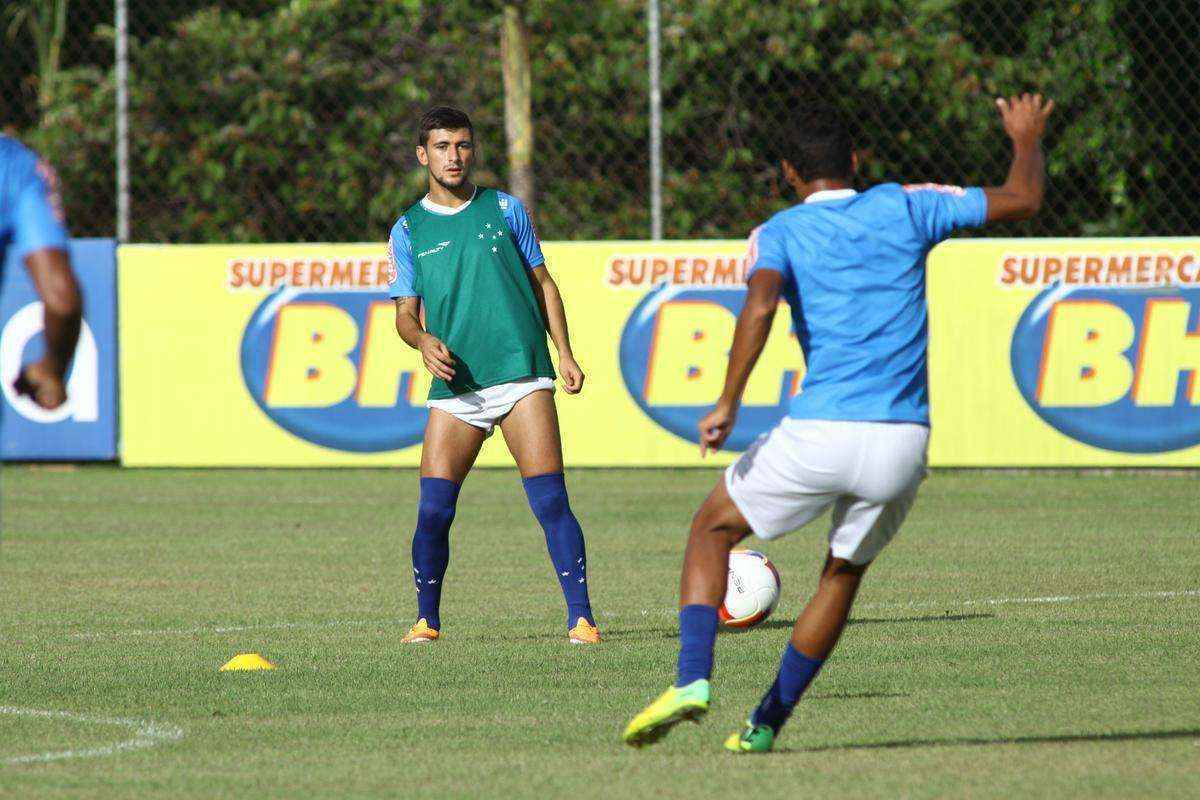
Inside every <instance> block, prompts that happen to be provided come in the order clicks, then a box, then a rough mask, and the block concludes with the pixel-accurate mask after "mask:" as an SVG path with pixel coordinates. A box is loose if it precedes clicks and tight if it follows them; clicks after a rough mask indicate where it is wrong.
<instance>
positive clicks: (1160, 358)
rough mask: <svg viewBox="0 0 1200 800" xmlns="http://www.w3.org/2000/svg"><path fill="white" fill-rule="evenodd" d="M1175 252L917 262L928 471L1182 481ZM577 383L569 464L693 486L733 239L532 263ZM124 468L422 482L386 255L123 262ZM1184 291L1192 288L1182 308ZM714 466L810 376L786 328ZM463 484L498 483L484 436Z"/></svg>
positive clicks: (1191, 401) (1005, 244) (1137, 244)
mask: <svg viewBox="0 0 1200 800" xmlns="http://www.w3.org/2000/svg"><path fill="white" fill-rule="evenodd" d="M1196 244H1197V243H1196V242H1194V241H1188V240H1164V241H1151V240H1062V241H1054V240H1011V241H1006V240H964V241H958V242H951V243H947V244H945V245H942V246H941V247H939V248H937V249H936V250H935V251H934V253H933V254H931V256H930V261H929V265H930V270H929V281H928V292H929V299H930V329H931V336H932V340H931V349H930V382H931V395H932V398H933V429H934V434H933V439H932V443H931V453H930V455H931V461H932V463H933V464H934V465H947V466H951V465H955V466H1105V465H1112V466H1118V465H1136V466H1174V465H1188V466H1194V465H1200V456H1198V454H1200V424H1198V422H1197V415H1196V411H1195V405H1196V402H1197V400H1198V399H1200V398H1198V397H1197V394H1196V392H1197V391H1200V384H1197V382H1196V381H1194V380H1193V378H1192V377H1191V376H1192V375H1193V374H1194V373H1195V370H1197V369H1200V344H1196V342H1200V334H1196V333H1194V332H1196V331H1197V324H1196V319H1197V313H1198V312H1200V309H1197V308H1196V303H1195V299H1196V298H1194V297H1193V296H1192V294H1191V293H1192V292H1193V291H1195V292H1196V293H1200V274H1198V272H1197V270H1198V268H1200V267H1198V265H1197V263H1196V260H1195V257H1194V256H1193V255H1192V249H1193V248H1194V247H1195V245H1196ZM543 249H544V251H545V254H546V258H547V264H548V266H549V268H550V270H551V272H552V273H553V274H554V276H555V278H556V280H557V281H558V283H559V286H560V288H561V290H562V294H563V296H564V298H565V301H566V305H567V311H568V318H569V321H570V325H571V334H572V339H573V344H574V349H575V352H576V357H577V358H578V360H579V362H580V364H581V366H582V367H583V369H584V371H585V372H586V373H587V375H588V379H587V384H586V385H585V387H584V391H583V393H582V394H581V395H579V396H575V397H571V396H567V395H565V394H563V393H561V392H560V393H559V395H558V407H559V413H560V417H561V420H562V428H563V442H564V448H565V455H566V459H567V462H568V464H571V465H574V466H583V465H588V466H666V465H678V466H694V465H701V464H721V463H728V461H729V460H730V459H731V458H732V454H731V453H723V454H720V455H718V456H717V457H716V458H715V459H712V458H710V459H708V460H706V461H704V462H702V461H701V460H700V458H699V448H698V445H697V441H696V439H697V437H696V423H697V422H698V421H699V419H700V418H701V417H702V416H703V414H704V413H706V412H707V410H708V409H709V408H711V403H712V402H713V401H714V400H715V398H716V396H717V395H718V393H719V392H720V388H721V384H722V381H723V379H724V369H725V360H726V357H727V352H728V348H729V343H730V341H731V338H732V334H733V327H734V322H735V318H736V315H737V313H738V311H739V310H740V308H741V304H742V302H743V298H744V271H745V259H744V254H745V244H744V242H740V241H707V242H705V241H690V242H654V243H651V242H599V243H590V242H589V243H545V244H544V245H543ZM119 259H120V269H119V275H120V301H121V312H122V313H121V342H122V348H121V381H122V403H121V414H122V453H123V460H124V461H125V463H126V464H129V465H135V466H142V465H245V466H252V465H278V466H327V465H364V466H365V465H384V464H392V465H409V466H413V465H416V464H417V463H419V459H420V447H419V444H420V440H421V433H422V430H423V428H424V424H425V420H426V418H427V416H426V415H427V413H428V412H427V411H426V409H425V407H424V399H425V396H426V393H427V391H428V387H429V375H428V373H426V371H425V370H424V368H423V366H422V365H421V362H420V358H419V356H418V354H417V353H416V352H415V351H413V350H411V349H409V348H408V347H407V346H406V345H404V343H403V342H402V341H400V339H399V337H398V336H397V335H396V332H395V325H394V319H395V312H394V308H393V304H392V302H391V301H390V300H389V299H388V298H387V296H386V290H385V287H386V283H387V258H386V250H385V248H384V247H383V246H381V245H229V246H226V245H220V246H131V247H124V248H122V249H121V252H120V255H119ZM1192 287H1195V289H1193V288H1192ZM781 312H782V313H780V314H778V315H777V316H776V319H775V323H774V328H773V330H772V332H771V336H770V340H769V342H768V344H767V346H766V349H765V350H764V352H763V355H762V358H761V360H760V362H759V365H758V367H757V368H756V370H755V372H754V374H753V376H752V377H751V379H750V383H749V385H748V387H747V391H746V399H745V406H744V408H743V410H742V413H741V415H740V416H739V420H738V426H737V428H736V429H735V431H734V434H733V436H732V437H731V439H730V447H731V449H733V450H740V449H743V448H744V447H746V446H747V445H748V444H749V442H750V441H752V440H753V438H754V437H755V436H756V435H758V434H759V433H761V432H763V431H765V430H766V429H768V428H769V427H770V426H772V425H773V424H775V423H776V422H777V421H778V420H779V419H780V418H781V417H782V416H783V415H784V414H785V413H786V410H787V405H788V401H789V399H790V398H791V396H792V395H793V394H795V393H796V392H797V391H799V389H800V385H801V382H802V380H803V377H804V363H803V358H802V356H801V353H800V350H799V347H798V345H797V342H796V338H795V335H794V333H793V332H792V331H791V325H790V318H789V316H788V314H787V313H786V309H781ZM479 463H480V464H482V465H507V464H511V459H510V457H509V456H508V454H507V451H506V450H505V448H504V444H503V441H502V437H499V436H495V437H492V438H491V439H490V440H489V441H488V443H487V444H485V446H484V450H483V452H482V453H481V455H480V459H479Z"/></svg>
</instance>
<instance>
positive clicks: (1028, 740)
mask: <svg viewBox="0 0 1200 800" xmlns="http://www.w3.org/2000/svg"><path fill="white" fill-rule="evenodd" d="M1155 739H1200V728H1178V729H1175V730H1167V731H1113V732H1112V733H1067V734H1062V735H1060V736H998V737H996V738H994V739H985V738H983V737H974V736H963V737H958V738H946V739H898V740H896V741H892V742H849V743H847V744H825V745H819V746H817V747H791V748H786V747H785V748H780V749H779V750H776V751H775V752H777V753H828V752H830V751H833V750H907V749H916V748H921V747H994V746H998V745H1019V744H1073V743H1076V742H1135V741H1150V740H1155Z"/></svg>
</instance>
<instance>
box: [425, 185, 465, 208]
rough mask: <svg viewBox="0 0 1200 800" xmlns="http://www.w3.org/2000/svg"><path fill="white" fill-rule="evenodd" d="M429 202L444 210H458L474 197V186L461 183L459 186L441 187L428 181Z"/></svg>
mask: <svg viewBox="0 0 1200 800" xmlns="http://www.w3.org/2000/svg"><path fill="white" fill-rule="evenodd" d="M427 196H428V197H429V202H431V203H435V204H436V205H439V206H445V207H446V208H458V207H459V206H461V205H462V204H463V203H469V202H470V201H471V198H472V197H474V196H475V184H473V183H471V182H469V181H463V182H462V185H461V186H454V187H449V186H443V185H442V184H440V183H438V182H437V181H434V180H431V181H429V194H428V195H427Z"/></svg>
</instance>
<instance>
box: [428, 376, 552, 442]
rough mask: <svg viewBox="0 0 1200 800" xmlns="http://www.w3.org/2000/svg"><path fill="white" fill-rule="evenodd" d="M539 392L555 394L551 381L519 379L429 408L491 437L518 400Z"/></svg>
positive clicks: (435, 401)
mask: <svg viewBox="0 0 1200 800" xmlns="http://www.w3.org/2000/svg"><path fill="white" fill-rule="evenodd" d="M542 389H549V390H550V391H551V392H553V391H554V379H553V378H522V379H521V380H518V381H511V382H510V383H501V384H497V385H496V386H488V387H485V388H483V389H480V390H479V391H477V392H464V393H463V394H456V395H454V397H447V398H445V399H444V400H429V401H428V402H426V403H425V405H426V406H428V407H429V408H436V409H439V410H441V411H445V412H446V413H447V414H453V415H454V416H456V417H458V418H459V419H461V420H462V421H463V422H465V423H467V424H469V425H474V426H475V427H476V428H483V431H484V434H485V435H486V436H491V435H492V431H493V430H494V429H495V427H496V425H498V424H499V423H500V421H501V420H503V419H504V416H505V415H506V414H508V412H510V411H512V409H513V406H515V405H516V404H517V402H518V401H519V400H521V399H522V398H524V397H527V396H528V395H530V394H533V393H534V392H537V391H540V390H542Z"/></svg>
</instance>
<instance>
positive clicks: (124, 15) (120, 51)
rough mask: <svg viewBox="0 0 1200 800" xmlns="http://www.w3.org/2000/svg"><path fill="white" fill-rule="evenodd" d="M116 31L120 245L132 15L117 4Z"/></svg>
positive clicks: (125, 211) (125, 214)
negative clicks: (130, 19) (130, 21)
mask: <svg viewBox="0 0 1200 800" xmlns="http://www.w3.org/2000/svg"><path fill="white" fill-rule="evenodd" d="M116 2H117V8H116V23H117V24H116V28H117V31H116V33H117V37H116V39H117V54H116V62H117V63H116V67H117V76H116V77H117V241H120V242H127V241H129V42H128V40H127V36H128V35H129V14H128V8H127V6H126V2H127V0H116Z"/></svg>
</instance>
